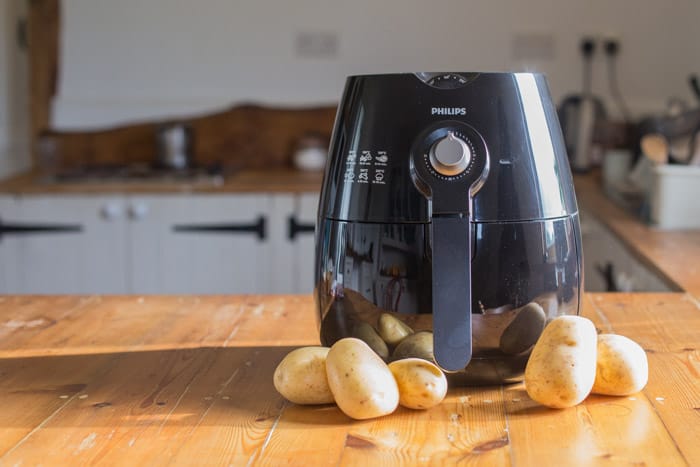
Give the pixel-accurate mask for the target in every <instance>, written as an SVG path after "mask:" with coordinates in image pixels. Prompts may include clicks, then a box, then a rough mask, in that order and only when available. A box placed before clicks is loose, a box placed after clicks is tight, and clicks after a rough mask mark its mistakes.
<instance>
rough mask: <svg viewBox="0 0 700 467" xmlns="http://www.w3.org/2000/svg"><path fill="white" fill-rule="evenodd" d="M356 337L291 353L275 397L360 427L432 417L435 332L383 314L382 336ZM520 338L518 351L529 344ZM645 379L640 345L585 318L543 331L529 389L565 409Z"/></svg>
mask: <svg viewBox="0 0 700 467" xmlns="http://www.w3.org/2000/svg"><path fill="white" fill-rule="evenodd" d="M533 310H534V308H533ZM537 311H538V310H535V311H532V313H533V314H535V313H537ZM537 314H538V316H539V313H537ZM353 335H354V336H355V337H347V338H344V339H340V340H339V341H337V342H336V343H335V344H333V346H332V347H330V348H328V347H303V348H299V349H296V350H294V351H292V352H290V353H289V354H288V355H287V356H286V357H285V358H284V359H283V360H282V361H281V362H280V364H279V365H278V366H277V368H276V370H275V373H274V378H273V380H274V385H275V388H276V389H277V391H279V393H280V394H282V396H284V397H285V398H286V399H288V400H289V401H291V402H294V403H296V404H329V403H333V402H335V403H336V404H337V405H338V407H339V408H340V409H341V410H342V411H343V412H344V413H345V414H347V415H348V416H350V417H352V418H355V419H360V420H362V419H368V418H374V417H379V416H382V415H387V414H390V413H392V412H393V411H394V410H395V409H396V407H397V406H398V405H399V404H401V405H402V406H404V407H407V408H411V409H427V408H430V407H433V406H435V405H437V404H439V403H440V402H441V401H442V400H443V399H444V397H445V395H446V393H447V380H446V378H445V375H444V373H443V372H442V370H441V369H440V368H438V367H437V366H436V365H435V364H434V357H433V353H432V352H433V335H432V333H431V332H429V331H421V332H414V331H413V330H412V329H411V328H410V327H409V326H407V325H406V324H405V323H403V322H402V321H400V320H398V319H396V318H394V317H393V316H391V315H390V314H383V315H382V316H381V317H380V319H379V321H378V325H377V330H375V328H374V327H372V326H371V325H369V324H367V323H358V324H357V325H356V326H355V328H354V329H353ZM516 337H518V339H514V340H515V341H518V343H521V342H522V341H524V340H528V339H521V338H520V337H521V336H520V337H519V336H516ZM526 337H528V338H529V337H530V336H529V335H528V336H526ZM391 350H393V352H392V351H391ZM389 360H390V363H389V364H387V363H386V361H389ZM647 378H648V362H647V357H646V354H645V352H644V350H643V349H642V348H641V347H640V346H639V345H638V344H637V343H636V342H634V341H632V340H630V339H628V338H626V337H624V336H620V335H616V334H601V335H597V333H596V329H595V326H594V325H593V323H592V322H591V321H590V320H588V319H586V318H583V317H580V316H560V317H557V318H555V319H553V320H552V321H550V322H549V324H547V325H546V326H544V330H543V331H541V335H540V336H539V339H537V341H536V343H535V345H534V348H533V349H532V353H531V355H530V358H529V360H528V363H527V366H526V368H525V389H526V391H527V393H528V395H529V396H530V398H532V399H533V400H535V401H536V402H539V403H541V404H543V405H545V406H548V407H554V408H565V407H572V406H574V405H577V404H579V403H581V402H582V401H583V400H584V399H585V398H586V397H587V396H588V394H590V393H596V394H604V395H615V396H623V395H629V394H633V393H635V392H638V391H640V390H641V389H642V388H643V387H644V386H645V385H646V383H647Z"/></svg>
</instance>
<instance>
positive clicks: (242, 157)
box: [39, 105, 336, 170]
mask: <svg viewBox="0 0 700 467" xmlns="http://www.w3.org/2000/svg"><path fill="white" fill-rule="evenodd" d="M335 112H336V107H335V106H326V107H313V108H272V107H262V106H256V105H241V106H236V107H232V108H230V109H228V110H225V111H223V112H219V113H214V114H209V115H204V116H199V117H195V118H182V119H175V120H167V121H157V122H148V123H141V124H135V125H128V126H123V127H118V128H112V129H105V130H99V131H71V132H59V131H52V130H49V131H45V132H43V134H42V137H41V143H40V144H39V147H40V150H39V152H40V153H39V164H40V165H41V164H42V160H44V161H46V160H47V159H46V158H45V155H42V151H44V152H46V151H47V152H49V153H51V154H53V155H52V156H51V158H53V160H54V161H55V162H54V163H55V167H56V168H60V169H75V168H80V167H85V166H95V165H100V166H102V165H124V164H151V163H153V162H154V161H155V160H156V154H157V152H156V133H157V130H158V129H159V128H160V127H161V126H162V125H165V124H168V123H175V122H182V123H186V124H188V125H189V126H190V127H191V128H192V131H193V137H194V151H193V159H194V160H193V164H195V165H199V166H211V165H215V164H221V165H222V166H223V168H224V169H225V170H226V169H228V170H232V169H238V168H244V167H245V168H262V167H270V166H280V167H283V166H289V165H291V158H292V153H293V150H294V147H295V145H296V143H297V141H298V140H299V139H300V138H301V137H303V136H305V135H308V134H316V135H319V136H320V137H322V138H324V139H326V140H329V139H330V134H331V131H332V127H333V120H334V118H335ZM44 163H45V162H44Z"/></svg>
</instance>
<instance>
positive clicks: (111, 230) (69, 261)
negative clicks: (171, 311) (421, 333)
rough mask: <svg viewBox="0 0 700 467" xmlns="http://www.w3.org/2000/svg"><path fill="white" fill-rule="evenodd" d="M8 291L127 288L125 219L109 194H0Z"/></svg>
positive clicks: (0, 259) (0, 269) (1, 257)
mask: <svg viewBox="0 0 700 467" xmlns="http://www.w3.org/2000/svg"><path fill="white" fill-rule="evenodd" d="M0 221H1V222H2V224H1V229H0V231H1V232H2V233H1V237H0V275H1V276H2V277H1V278H0V288H1V290H2V292H4V293H22V294H58V293H89V292H92V291H99V292H101V293H123V292H124V291H125V290H126V285H127V284H126V282H127V280H126V279H127V277H126V265H127V263H126V258H125V256H124V254H123V253H124V251H125V249H126V241H127V237H126V222H125V220H124V217H123V204H122V201H121V200H120V199H119V198H118V197H117V198H115V197H109V196H95V197H83V196H21V197H9V196H7V197H2V198H0Z"/></svg>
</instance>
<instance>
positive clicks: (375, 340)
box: [352, 321, 389, 360]
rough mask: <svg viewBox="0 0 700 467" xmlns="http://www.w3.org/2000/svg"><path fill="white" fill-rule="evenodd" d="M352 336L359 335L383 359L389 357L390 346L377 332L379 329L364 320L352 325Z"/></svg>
mask: <svg viewBox="0 0 700 467" xmlns="http://www.w3.org/2000/svg"><path fill="white" fill-rule="evenodd" d="M352 337H357V338H358V339H360V340H362V341H364V342H365V344H367V345H369V346H370V348H371V349H372V350H374V351H375V352H376V353H377V355H379V356H380V357H382V360H387V359H388V358H389V347H387V345H386V342H384V340H383V339H382V338H381V337H380V336H379V334H377V331H375V330H374V328H373V327H372V325H371V324H369V323H366V322H364V321H360V322H358V323H355V325H354V326H353V327H352Z"/></svg>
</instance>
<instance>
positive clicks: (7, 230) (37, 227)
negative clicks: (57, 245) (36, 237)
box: [0, 220, 83, 239]
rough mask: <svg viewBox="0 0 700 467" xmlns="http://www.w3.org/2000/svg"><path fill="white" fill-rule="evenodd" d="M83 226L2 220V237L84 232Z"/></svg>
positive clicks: (0, 224)
mask: <svg viewBox="0 0 700 467" xmlns="http://www.w3.org/2000/svg"><path fill="white" fill-rule="evenodd" d="M82 231H83V226H82V225H78V224H23V223H11V224H5V223H3V222H2V220H0V239H2V237H4V236H6V235H32V234H39V233H67V232H82Z"/></svg>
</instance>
